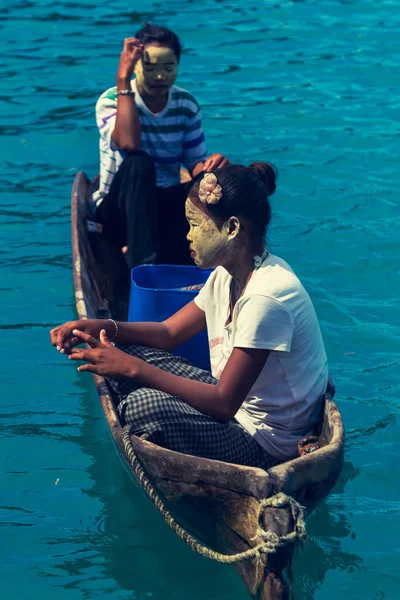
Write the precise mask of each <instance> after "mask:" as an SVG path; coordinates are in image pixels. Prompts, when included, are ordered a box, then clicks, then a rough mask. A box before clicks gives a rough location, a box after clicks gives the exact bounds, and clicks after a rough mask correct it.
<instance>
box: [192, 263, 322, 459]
mask: <svg viewBox="0 0 400 600" xmlns="http://www.w3.org/2000/svg"><path fill="white" fill-rule="evenodd" d="M231 281H232V277H231V276H230V275H229V273H228V272H227V271H226V270H225V269H224V268H223V267H217V269H215V271H213V273H212V274H211V275H210V277H209V278H208V280H207V283H206V284H205V286H204V287H203V288H202V289H201V291H200V293H199V294H198V296H197V297H196V298H195V303H196V304H197V306H198V307H199V308H200V309H201V310H203V311H204V312H205V314H206V321H207V330H208V339H209V345H210V361H211V371H212V374H213V375H214V377H216V378H217V379H219V377H220V376H221V373H222V371H223V370H224V367H225V365H226V363H227V361H228V359H229V357H230V355H231V353H232V350H233V348H235V347H238V348H260V349H268V350H271V352H270V354H269V357H268V360H267V361H266V363H265V365H264V368H263V370H262V371H261V373H260V375H259V377H258V379H257V380H256V382H255V384H254V385H253V387H252V389H251V390H250V392H249V395H248V396H247V398H246V399H245V401H244V402H243V404H242V406H241V408H240V409H239V411H238V412H237V413H236V415H235V419H236V420H237V421H238V422H239V423H241V425H243V427H244V428H245V429H246V430H247V431H248V432H249V433H250V434H251V435H253V436H254V438H255V439H256V440H257V442H258V443H259V444H260V445H261V446H263V448H265V449H266V450H267V451H268V452H269V453H270V454H271V455H272V456H274V457H276V458H278V459H280V460H288V459H290V458H293V457H294V456H296V455H297V443H298V441H299V440H300V439H301V438H302V437H304V436H306V435H310V434H312V433H313V428H314V425H315V423H316V422H317V420H318V418H319V416H320V411H321V408H322V405H321V398H322V395H323V394H324V392H325V390H326V385H327V380H328V365H327V359H326V354H325V349H324V343H323V340H322V336H321V331H320V328H319V324H318V320H317V316H316V314H315V310H314V307H313V304H312V302H311V300H310V297H309V295H308V294H307V292H306V290H305V289H304V288H303V286H302V284H301V283H300V281H299V279H298V278H297V277H296V275H295V274H294V273H293V271H292V269H291V268H290V266H289V265H288V264H287V263H286V262H285V261H284V260H282V259H281V258H279V257H277V256H273V255H272V254H269V255H268V256H267V258H266V259H265V260H264V262H263V263H262V265H261V267H260V268H259V269H258V270H257V271H254V273H253V275H252V277H251V279H250V281H249V283H248V284H247V287H246V289H245V292H244V294H243V296H242V297H241V298H239V300H238V301H237V302H236V305H235V308H234V310H233V315H232V321H231V323H230V324H229V325H225V323H226V320H227V317H228V314H229V292H230V285H231Z"/></svg>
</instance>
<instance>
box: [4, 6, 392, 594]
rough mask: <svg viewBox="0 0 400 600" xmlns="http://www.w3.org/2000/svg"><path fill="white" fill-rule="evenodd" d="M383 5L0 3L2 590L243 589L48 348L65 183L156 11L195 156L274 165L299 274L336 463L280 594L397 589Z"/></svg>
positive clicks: (89, 159)
mask: <svg viewBox="0 0 400 600" xmlns="http://www.w3.org/2000/svg"><path fill="white" fill-rule="evenodd" d="M398 8H399V6H398V2H395V1H394V0H381V1H380V2H372V0H341V1H338V0H309V1H307V0H303V1H300V0H297V1H294V0H293V1H287V0H282V1H281V0H276V1H275V2H273V1H271V2H269V1H268V2H267V1H266V0H257V1H256V0H254V1H253V0H247V1H246V2H243V1H240V2H239V0H219V1H218V0H201V1H200V0H166V1H165V2H151V0H149V1H147V2H144V1H143V0H136V2H126V1H122V0H114V1H113V2H105V1H104V0H97V1H96V2H94V1H93V0H83V1H79V0H74V1H70V2H68V1H63V0H59V1H54V0H37V1H29V0H25V1H18V0H16V1H14V2H11V1H10V0H4V1H3V2H1V3H0V40H1V42H0V43H1V50H2V52H1V56H0V76H1V88H0V90H1V91H0V102H1V113H0V156H1V162H0V170H1V174H0V178H1V192H0V194H1V195H0V228H1V247H0V270H1V279H0V291H1V315H0V329H1V346H0V353H1V364H2V376H1V392H2V393H1V408H0V417H1V430H0V455H1V474H2V477H1V492H0V493H1V500H0V509H1V513H0V516H1V521H0V525H1V528H0V532H1V544H0V548H1V549H0V564H1V580H2V584H1V598H2V599H4V600H14V599H19V598H24V599H29V600H31V599H32V600H36V599H41V600H42V599H43V597H49V596H50V597H51V598H52V600H64V599H65V600H75V599H78V600H79V599H81V598H106V597H107V598H108V599H109V600H128V599H132V600H133V599H135V600H147V599H148V598H153V599H154V600H183V599H186V598H188V597H191V598H194V599H195V600H199V599H203V598H215V599H219V600H228V599H229V600H245V599H246V598H247V594H246V592H245V590H244V587H243V585H242V583H241V581H240V580H239V577H238V576H237V575H236V573H235V572H234V571H233V569H232V568H231V567H227V566H223V565H219V564H217V563H213V562H211V561H208V560H206V559H203V558H201V557H199V556H198V555H196V554H194V553H192V551H191V550H190V549H189V548H188V547H187V546H185V545H184V543H183V542H181V541H180V540H178V538H176V537H175V536H174V534H172V533H171V532H170V530H169V529H168V527H167V526H166V525H164V523H163V521H162V519H161V517H160V516H159V515H158V513H157V511H156V510H155V509H154V508H153V507H152V506H151V505H150V503H148V501H147V500H145V499H144V497H143V496H142V494H141V492H140V491H139V490H138V489H137V488H136V486H135V485H134V484H133V483H132V482H131V480H130V479H129V477H128V475H127V473H126V472H125V470H124V468H123V466H122V464H121V463H120V461H119V458H118V457H117V455H116V452H115V450H114V447H113V443H112V441H111V438H110V434H109V432H108V429H107V426H106V423H105V420H104V418H103V415H102V412H101V410H100V405H99V402H98V400H97V397H96V394H95V391H94V387H93V385H92V381H91V378H90V377H89V376H85V375H84V374H78V373H77V372H76V370H75V367H74V365H73V364H69V363H67V361H66V360H65V359H64V357H62V356H60V355H58V353H57V352H56V351H55V350H54V349H53V348H52V347H51V346H50V345H49V342H48V330H49V328H50V327H52V326H54V325H56V324H59V323H60V322H63V321H65V320H67V319H71V318H73V317H74V315H75V308H74V301H73V292H72V277H71V250H70V208H69V197H70V188H71V184H72V181H73V178H74V176H75V174H76V173H77V171H79V170H85V171H86V172H87V173H88V175H90V176H94V175H95V174H96V173H97V170H98V151H97V132H96V127H95V120H94V105H95V102H96V99H97V97H98V96H99V95H100V93H101V92H102V91H103V90H104V89H106V88H107V87H109V86H111V85H113V84H114V80H115V72H116V68H117V64H118V57H119V53H120V50H121V43H122V40H123V38H124V37H127V36H131V35H133V34H134V33H135V32H136V31H137V29H138V28H139V27H140V26H141V24H142V23H143V22H145V21H150V22H155V23H158V24H166V25H167V26H169V27H170V28H172V29H173V30H175V31H176V32H177V33H178V34H179V35H180V37H181V39H182V42H183V44H184V47H185V51H184V54H183V57H182V61H181V67H180V75H179V78H178V84H179V85H181V86H182V87H187V88H188V89H190V90H191V91H192V92H193V93H194V94H195V96H196V97H197V98H198V100H199V102H200V104H201V106H202V111H203V120H204V127H205V131H206V136H207V142H208V147H209V150H210V151H222V152H224V153H225V154H227V155H228V156H229V157H230V158H231V160H234V161H240V162H244V163H247V164H248V163H249V162H251V161H253V160H259V159H268V160H270V161H272V162H274V163H275V164H276V165H277V167H278V168H279V172H280V177H279V189H278V192H277V193H276V195H275V196H274V197H273V211H274V217H273V224H272V227H271V229H270V232H269V247H270V249H271V250H272V251H273V252H275V253H276V254H278V255H281V256H282V257H283V258H285V259H286V260H287V261H288V262H289V263H290V264H291V265H292V267H293V268H294V269H295V271H296V272H297V274H298V275H299V276H300V278H301V279H302V280H303V282H304V283H305V285H306V287H307V288H308V290H309V292H310V294H311V296H312V299H313V301H314V303H315V306H316V309H317V312H318V315H319V318H320V321H321V326H322V330H323V334H324V338H325V342H326V347H327V352H328V356H329V360H330V365H331V373H332V376H333V378H334V380H335V383H336V387H337V401H338V404H339V407H340V410H341V412H342V415H343V419H344V421H345V425H346V430H347V445H346V457H345V466H344V470H343V473H342V476H341V478H340V481H339V482H338V484H337V485H336V487H335V489H334V491H333V493H332V494H331V495H330V497H329V498H328V499H327V501H326V502H325V503H323V504H322V505H321V507H320V508H319V509H318V510H317V511H316V512H315V514H313V515H312V516H311V518H310V519H309V521H308V541H307V542H306V544H305V546H304V548H303V550H302V551H301V552H299V553H298V554H297V555H296V559H295V562H294V588H295V590H296V600H312V599H315V600H337V598H339V597H340V598H343V599H346V600H359V599H360V598H362V599H363V600H383V599H385V600H389V599H390V600H392V599H393V600H398V598H399V597H400V573H399V561H400V544H399V538H400V499H399V489H400V486H399V437H400V436H399V413H400V402H399V397H400V394H399V392H400V388H399V362H400V355H399V347H400V346H399V337H400V336H399V329H400V319H399V274H400V272H399V271H400V267H399V265H400V262H399V259H400V248H399V239H400V227H399V220H400V219H399V216H400V215H399V180H400V177H399V158H400V157H399V154H400V153H399V142H400V137H399V136H400V126H399V114H400V110H399V109H400V102H399V93H398V92H399V88H400V81H399V79H400V71H399V64H400V46H399V44H398V40H399V39H400V17H399V10H398Z"/></svg>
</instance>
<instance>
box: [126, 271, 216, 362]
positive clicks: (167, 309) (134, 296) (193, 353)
mask: <svg viewBox="0 0 400 600" xmlns="http://www.w3.org/2000/svg"><path fill="white" fill-rule="evenodd" d="M211 272H212V271H211V270H208V269H199V267H196V266H185V265H141V266H139V267H135V268H133V269H132V271H131V293H130V299H129V312H128V320H129V321H159V322H160V321H164V320H165V319H168V317H170V316H172V315H173V314H175V313H176V312H177V311H178V310H179V309H181V308H182V307H183V306H185V305H186V304H188V303H189V302H190V301H191V300H193V298H195V297H196V296H197V294H198V293H199V291H198V290H184V289H181V288H183V287H187V286H191V285H199V284H203V283H205V282H206V281H207V279H208V276H209V275H210V273H211ZM175 354H178V355H179V356H184V357H185V358H187V359H188V360H189V361H190V362H191V363H192V364H193V365H196V366H197V367H201V368H202V369H208V370H209V369H210V356H209V349H208V338H207V331H202V332H201V333H199V334H198V335H196V336H195V337H194V338H192V339H191V340H188V341H187V342H185V344H182V345H181V346H179V348H177V349H176V350H175Z"/></svg>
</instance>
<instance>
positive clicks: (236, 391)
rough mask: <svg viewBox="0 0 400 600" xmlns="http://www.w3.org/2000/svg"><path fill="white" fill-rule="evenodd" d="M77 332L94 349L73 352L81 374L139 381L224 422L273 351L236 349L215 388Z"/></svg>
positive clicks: (237, 407)
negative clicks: (85, 372) (87, 372)
mask: <svg viewBox="0 0 400 600" xmlns="http://www.w3.org/2000/svg"><path fill="white" fill-rule="evenodd" d="M198 310H200V309H198ZM178 314H179V313H178ZM75 333H76V335H77V336H78V337H79V338H80V339H81V341H82V342H87V343H88V344H89V345H90V346H91V350H86V349H73V350H72V351H71V355H70V357H69V358H70V359H71V360H80V361H84V362H85V363H86V364H84V365H82V366H80V367H79V368H78V370H79V371H90V372H92V373H97V374H98V375H103V376H116V377H127V378H132V379H135V381H136V382H137V383H138V384H140V385H142V386H145V387H150V388H154V389H157V390H161V391H162V392H166V393H167V394H170V395H172V396H179V397H180V398H181V399H182V400H183V401H184V402H186V403H187V404H189V405H190V406H193V408H195V409H197V410H198V411H200V412H202V413H205V414H207V415H210V416H212V417H214V418H215V419H217V420H219V421H222V422H227V421H230V420H231V419H232V418H233V417H234V416H235V414H236V413H237V411H238V410H239V408H240V407H241V405H242V403H243V401H244V400H245V398H246V396H247V394H248V393H249V391H250V390H251V388H252V386H253V385H254V383H255V381H256V380H257V378H258V376H259V375H260V373H261V371H262V369H263V367H264V365H265V363H266V361H267V359H268V356H269V352H270V351H269V350H258V349H257V350H255V349H253V348H252V349H249V348H234V349H233V351H232V354H231V356H230V358H229V360H228V362H227V364H226V366H225V369H224V371H223V373H222V374H221V377H220V379H219V381H218V384H217V385H213V384H207V383H202V382H200V381H195V380H192V379H186V378H184V377H179V376H177V375H172V374H171V373H167V372H165V371H163V370H161V369H158V368H157V367H153V366H152V365H149V364H147V363H146V362H145V361H142V360H140V359H138V358H136V357H133V356H129V355H128V354H126V353H124V352H121V351H120V350H118V349H117V348H115V347H114V346H113V345H112V344H110V342H109V341H108V340H107V339H106V338H105V337H104V336H103V335H101V336H100V342H98V341H97V340H95V339H94V338H92V337H90V336H89V335H87V334H86V333H82V332H78V331H76V332H75Z"/></svg>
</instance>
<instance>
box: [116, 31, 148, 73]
mask: <svg viewBox="0 0 400 600" xmlns="http://www.w3.org/2000/svg"><path fill="white" fill-rule="evenodd" d="M143 48H144V46H143V44H141V43H140V42H139V40H137V39H136V38H133V37H132V38H125V39H124V49H123V50H122V52H121V56H120V59H119V65H118V72H117V84H118V82H119V81H123V82H124V81H130V79H131V77H132V75H133V71H134V69H135V65H136V63H137V62H138V60H140V59H141V58H142V56H143Z"/></svg>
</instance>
